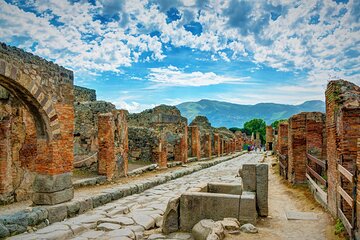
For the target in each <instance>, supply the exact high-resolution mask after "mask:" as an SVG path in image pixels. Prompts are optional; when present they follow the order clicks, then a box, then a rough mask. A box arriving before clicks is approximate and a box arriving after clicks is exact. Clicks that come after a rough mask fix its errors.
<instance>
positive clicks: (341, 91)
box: [326, 79, 360, 108]
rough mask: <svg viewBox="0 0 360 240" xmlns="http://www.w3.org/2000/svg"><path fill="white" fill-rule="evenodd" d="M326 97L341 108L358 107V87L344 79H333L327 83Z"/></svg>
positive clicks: (359, 92)
mask: <svg viewBox="0 0 360 240" xmlns="http://www.w3.org/2000/svg"><path fill="white" fill-rule="evenodd" d="M326 97H327V98H329V100H334V101H335V102H336V103H337V105H338V106H341V108H359V107H360V87H359V86H357V85H356V84H354V83H352V82H348V81H345V80H342V79H340V80H333V81H330V82H329V83H328V85H327V90H326Z"/></svg>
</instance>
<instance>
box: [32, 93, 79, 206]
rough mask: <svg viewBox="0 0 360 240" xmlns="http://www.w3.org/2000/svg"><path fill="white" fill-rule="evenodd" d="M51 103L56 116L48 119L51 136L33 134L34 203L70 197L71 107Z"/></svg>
mask: <svg viewBox="0 0 360 240" xmlns="http://www.w3.org/2000/svg"><path fill="white" fill-rule="evenodd" d="M67 94H72V91H71V90H69V93H67ZM69 98H70V97H69ZM70 99H71V98H70ZM54 106H55V110H56V113H57V117H56V118H55V117H54V119H51V120H52V124H54V125H57V126H58V128H57V129H56V130H54V131H53V132H52V134H53V136H52V137H51V139H46V138H41V137H40V138H39V136H37V158H36V162H35V171H36V175H35V179H34V183H33V190H34V194H33V196H32V201H33V202H34V204H38V205H54V204H58V203H62V202H66V201H69V200H71V199H72V198H73V197H74V188H73V186H72V179H71V176H72V170H73V163H74V106H73V103H71V104H67V103H66V104H65V103H57V104H54Z"/></svg>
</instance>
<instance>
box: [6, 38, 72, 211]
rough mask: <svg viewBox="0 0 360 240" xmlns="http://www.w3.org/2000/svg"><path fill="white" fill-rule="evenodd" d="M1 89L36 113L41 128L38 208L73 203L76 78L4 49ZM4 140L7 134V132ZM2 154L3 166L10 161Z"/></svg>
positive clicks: (35, 199)
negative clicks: (45, 205)
mask: <svg viewBox="0 0 360 240" xmlns="http://www.w3.org/2000/svg"><path fill="white" fill-rule="evenodd" d="M0 85H1V86H3V87H4V88H5V89H7V90H8V91H9V92H10V93H11V94H12V95H13V96H15V97H16V98H17V99H18V100H19V101H20V102H21V103H22V104H23V106H24V107H25V108H26V109H27V110H28V112H29V113H31V115H32V117H33V118H34V122H35V124H36V139H37V140H36V148H37V150H36V151H37V155H36V163H35V168H34V171H35V172H36V175H35V180H34V183H33V190H34V194H33V202H34V203H35V204H57V203H60V202H65V201H68V200H70V199H72V198H73V188H72V182H71V171H72V167H73V157H74V155H73V131H74V109H73V74H72V72H71V71H69V70H67V69H65V68H62V67H60V66H58V65H56V64H53V63H51V62H47V61H46V60H44V59H41V58H39V57H37V56H34V55H32V54H29V53H26V52H24V51H22V50H20V49H17V48H13V47H8V46H6V45H5V44H0ZM0 134H6V127H4V129H3V131H0ZM8 155H9V154H8V149H7V148H2V149H0V161H2V162H3V161H4V160H6V157H8Z"/></svg>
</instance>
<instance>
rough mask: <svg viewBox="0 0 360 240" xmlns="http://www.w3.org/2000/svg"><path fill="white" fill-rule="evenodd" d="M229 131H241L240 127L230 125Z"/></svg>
mask: <svg viewBox="0 0 360 240" xmlns="http://www.w3.org/2000/svg"><path fill="white" fill-rule="evenodd" d="M229 130H230V131H232V132H233V133H235V132H237V131H241V128H238V127H231V128H229Z"/></svg>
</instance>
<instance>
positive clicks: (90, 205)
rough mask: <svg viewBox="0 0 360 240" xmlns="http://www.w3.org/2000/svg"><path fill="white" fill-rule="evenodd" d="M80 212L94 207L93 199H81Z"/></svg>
mask: <svg viewBox="0 0 360 240" xmlns="http://www.w3.org/2000/svg"><path fill="white" fill-rule="evenodd" d="M79 204H80V206H79V214H82V213H84V212H86V211H88V210H90V209H93V203H92V199H91V198H90V199H84V200H80V201H79Z"/></svg>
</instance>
